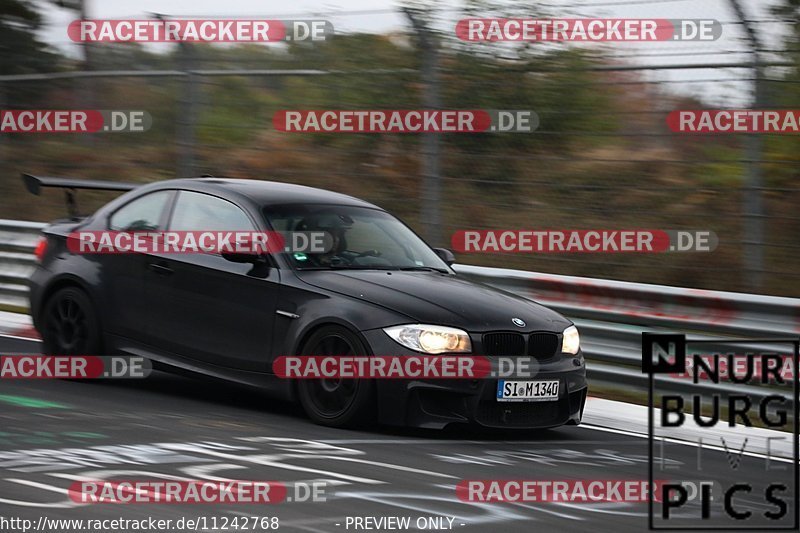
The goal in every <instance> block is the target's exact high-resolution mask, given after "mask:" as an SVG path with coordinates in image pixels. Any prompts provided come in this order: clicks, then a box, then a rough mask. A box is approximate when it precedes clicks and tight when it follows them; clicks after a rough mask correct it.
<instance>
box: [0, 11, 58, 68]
mask: <svg viewBox="0 0 800 533" xmlns="http://www.w3.org/2000/svg"><path fill="white" fill-rule="evenodd" d="M41 26H42V17H41V15H40V14H39V12H38V11H36V9H35V5H34V3H33V2H31V1H26V0H0V74H2V75H7V74H25V73H31V72H42V71H47V70H53V69H54V66H55V64H56V63H57V62H58V57H59V56H58V54H56V53H54V52H53V51H51V50H50V49H49V48H48V46H47V45H46V44H45V43H42V42H41V41H40V40H39V39H38V37H37V35H36V31H37V30H39V28H41Z"/></svg>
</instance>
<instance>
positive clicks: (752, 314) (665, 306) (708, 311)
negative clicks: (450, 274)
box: [456, 265, 800, 401]
mask: <svg viewBox="0 0 800 533" xmlns="http://www.w3.org/2000/svg"><path fill="white" fill-rule="evenodd" d="M456 270H457V271H458V273H459V274H461V275H463V276H464V277H467V278H470V279H472V280H474V281H480V282H482V283H486V284H487V285H492V286H495V287H497V288H500V289H504V290H506V291H509V292H513V293H515V294H520V295H522V296H526V297H528V298H531V299H533V300H536V301H537V302H539V303H541V304H543V305H546V306H547V307H550V308H551V309H554V310H556V311H558V312H560V313H562V314H563V315H564V316H567V317H569V318H570V319H571V320H572V321H573V322H575V324H576V325H577V326H578V329H579V331H580V333H581V345H582V346H583V351H584V354H585V356H586V359H587V369H588V372H589V378H590V380H591V382H592V383H603V384H606V385H608V386H611V387H614V388H619V387H620V386H623V387H624V389H620V391H622V392H639V393H645V392H646V391H647V390H648V376H647V374H643V373H642V370H641V368H642V351H641V350H642V349H641V346H642V332H645V331H649V332H654V333H686V334H687V337H688V338H690V339H694V340H708V341H714V340H716V339H719V340H720V341H722V340H723V339H724V338H736V339H768V338H782V339H787V338H792V339H797V338H798V337H800V299H796V298H780V297H775V296H763V295H755V294H744V293H734V292H722V291H709V290H702V289H689V288H681V287H670V286H665V285H650V284H645V283H631V282H626V281H613V280H604V279H595V278H580V277H575V276H559V275H554V274H542V273H538V272H525V271H520V270H508V269H501V268H485V267H476V266H469V265H457V266H456ZM704 347H705V349H706V350H707V351H708V352H709V353H712V352H717V351H718V352H720V353H728V352H731V351H736V353H741V352H742V351H753V352H776V351H777V352H779V353H785V354H791V351H790V350H791V349H792V347H791V345H788V344H786V343H784V344H783V345H781V346H776V345H774V344H759V343H758V342H753V343H748V344H744V345H742V344H738V343H737V345H736V346H735V347H732V346H731V345H730V344H725V343H724V342H719V343H712V344H708V345H704ZM737 349H738V350H737ZM721 381H722V380H721ZM656 388H657V389H658V390H667V391H674V392H688V391H695V392H697V391H700V392H701V393H704V394H711V393H713V392H715V391H716V392H720V391H723V390H726V389H727V390H728V391H733V390H736V391H737V392H738V393H743V392H744V393H747V394H749V395H751V397H752V398H753V399H761V398H764V397H765V396H767V395H770V394H776V393H777V394H780V395H783V396H784V397H785V398H787V399H789V401H791V389H789V388H775V387H765V386H753V385H732V384H730V383H727V384H723V383H719V384H713V383H711V382H706V381H701V382H700V383H698V384H694V383H693V382H692V380H691V379H686V378H677V377H668V376H667V377H662V376H658V377H657V378H656Z"/></svg>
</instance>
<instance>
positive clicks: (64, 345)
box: [41, 287, 101, 355]
mask: <svg viewBox="0 0 800 533" xmlns="http://www.w3.org/2000/svg"><path fill="white" fill-rule="evenodd" d="M42 316H43V320H42V332H41V333H42V341H43V344H44V351H45V353H46V354H52V355H97V354H99V353H100V347H101V337H100V325H99V323H98V319H97V314H96V313H95V311H94V307H93V306H92V302H91V301H90V300H89V296H87V295H86V293H85V292H83V291H82V290H81V289H78V288H77V287H65V288H63V289H59V290H58V291H56V292H55V293H54V294H53V295H52V296H51V297H50V298H49V299H48V300H47V303H45V306H44V313H43V315H42Z"/></svg>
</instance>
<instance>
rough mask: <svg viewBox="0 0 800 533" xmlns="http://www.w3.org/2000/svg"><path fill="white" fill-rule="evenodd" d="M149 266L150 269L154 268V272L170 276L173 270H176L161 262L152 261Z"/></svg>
mask: <svg viewBox="0 0 800 533" xmlns="http://www.w3.org/2000/svg"><path fill="white" fill-rule="evenodd" d="M147 268H149V269H150V270H152V271H153V272H155V273H156V274H159V275H161V276H169V275H171V274H172V273H173V272H175V271H174V270H172V269H171V268H169V267H168V266H166V265H162V264H159V263H150V264H149V265H147Z"/></svg>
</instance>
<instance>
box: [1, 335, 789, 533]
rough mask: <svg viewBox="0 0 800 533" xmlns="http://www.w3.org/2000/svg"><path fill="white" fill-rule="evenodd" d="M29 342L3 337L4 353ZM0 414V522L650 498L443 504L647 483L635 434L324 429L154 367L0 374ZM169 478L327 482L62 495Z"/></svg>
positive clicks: (285, 408) (462, 518) (257, 399)
mask: <svg viewBox="0 0 800 533" xmlns="http://www.w3.org/2000/svg"><path fill="white" fill-rule="evenodd" d="M22 345H24V346H22ZM36 346H37V345H36V343H34V342H31V341H22V340H19V339H17V340H13V339H9V338H4V337H0V351H2V352H4V353H9V352H21V351H23V349H24V351H26V352H35V350H36ZM0 406H1V407H0V515H3V516H5V517H20V518H27V519H30V520H32V521H33V523H34V524H37V523H39V522H38V521H39V520H40V517H42V516H44V517H46V518H47V519H59V518H60V519H69V518H98V519H102V518H118V517H129V518H133V517H136V518H144V517H153V518H154V519H167V518H169V519H172V520H178V519H180V518H182V517H201V516H204V517H208V520H209V521H210V520H211V519H212V517H217V518H218V520H220V519H222V518H223V517H228V518H233V517H236V516H259V517H278V519H279V521H280V529H279V530H284V531H315V532H316V531H319V532H336V531H353V530H354V529H353V526H352V525H351V526H350V527H349V528H348V527H347V525H346V524H347V518H348V517H351V518H352V517H367V516H369V517H382V516H399V517H411V523H412V527H411V530H417V528H416V527H414V526H413V524H414V523H415V521H416V520H417V519H418V518H420V517H440V518H441V517H445V518H451V519H452V526H451V527H452V529H454V530H458V531H503V532H507V531H534V530H535V531H617V532H620V531H642V530H646V528H647V513H648V505H647V503H610V502H603V503H583V504H574V503H572V504H564V503H535V504H529V503H524V504H522V503H482V504H477V503H465V502H461V501H460V500H459V499H458V498H457V497H456V493H455V489H454V488H455V485H456V484H457V483H458V482H459V481H460V480H462V479H522V478H526V479H550V480H558V479H640V480H646V479H647V467H648V448H647V439H645V438H642V437H641V436H635V435H632V434H625V433H624V432H619V431H616V432H615V431H604V430H602V429H600V428H587V427H565V428H561V429H557V430H549V431H543V432H536V433H531V432H527V433H522V434H520V433H506V434H496V433H493V432H490V431H482V432H477V431H476V430H475V429H472V428H464V429H458V430H452V431H445V432H427V431H417V430H415V431H409V430H402V429H389V428H379V427H376V428H374V429H372V430H366V431H344V430H336V429H328V428H324V427H320V426H316V425H314V424H312V423H311V422H310V421H308V420H307V419H306V418H304V416H303V415H302V413H301V412H300V411H299V409H298V408H295V407H294V406H291V405H287V404H285V403H275V402H274V401H272V400H270V399H269V398H267V397H265V396H264V395H262V394H261V393H259V392H258V391H257V390H254V389H248V388H245V387H240V386H236V385H231V384H227V383H219V382H215V381H208V380H203V379H190V378H186V377H181V376H174V375H170V374H165V373H160V372H156V373H154V374H153V375H152V376H151V377H150V378H148V379H146V380H140V381H139V380H127V381H112V382H109V381H105V382H81V381H62V380H5V381H3V382H2V383H0ZM33 450H39V451H37V452H32V451H33ZM41 450H49V451H50V452H49V453H47V452H42V451H41ZM14 452H19V453H14ZM696 455H697V453H696V448H695V447H693V446H674V447H673V449H672V450H671V451H670V458H671V459H669V462H674V463H675V464H678V463H681V462H682V463H684V464H685V465H693V464H694V461H695V459H696ZM727 461H728V459H726V454H725V453H722V452H719V451H713V450H708V451H706V452H705V461H704V464H703V472H702V478H703V479H714V478H715V477H717V476H718V477H719V478H724V476H725V475H726V473H727V472H729V471H730V469H729V468H728V465H727V464H726V462H727ZM786 472H787V473H786V479H787V481H789V478H790V475H789V472H790V471H789V470H788V469H787V470H786ZM169 475H173V476H182V477H186V478H206V479H220V478H223V479H224V478H228V479H252V480H279V481H284V482H286V483H287V484H289V485H290V484H291V483H292V482H295V481H300V480H306V481H308V480H326V481H327V482H328V483H329V485H328V493H327V501H325V502H284V503H280V504H276V505H246V504H237V505H164V504H160V505H159V504H134V505H115V504H96V505H92V506H85V505H79V504H76V503H73V502H72V501H71V500H70V499H69V498H68V497H67V496H66V487H68V486H69V484H70V483H71V482H72V481H74V480H78V479H100V478H103V477H110V476H114V477H116V478H126V479H142V478H154V477H159V476H167V477H168V476H169ZM737 475H738V476H739V477H740V478H741V479H743V480H745V481H748V482H752V483H754V484H757V483H758V482H759V479H760V478H763V477H764V466H763V459H758V458H754V457H743V458H742V462H741V464H740V466H739V469H738V470H737ZM662 477H663V476H662ZM737 501H738V502H739V505H741V506H743V507H747V508H750V509H752V510H753V511H754V512H756V513H760V512H763V510H764V509H765V508H768V504H765V503H764V501H763V499H762V498H761V497H760V495H757V494H755V493H754V494H753V495H752V497H750V496H739V497H737ZM698 508H699V503H696V502H691V503H690V504H687V505H686V506H685V507H684V509H683V511H682V512H685V513H687V514H694V515H697V512H698ZM712 512H713V513H718V512H720V510H719V509H718V508H716V507H714V508H713V511H712ZM219 523H221V522H219ZM443 524H444V525H445V526H446V525H447V524H448V520H446V519H445V520H443ZM51 530H52V531H57V529H55V528H53V529H51Z"/></svg>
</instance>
